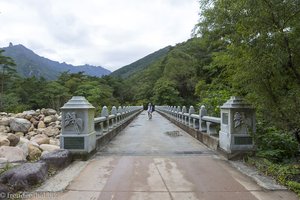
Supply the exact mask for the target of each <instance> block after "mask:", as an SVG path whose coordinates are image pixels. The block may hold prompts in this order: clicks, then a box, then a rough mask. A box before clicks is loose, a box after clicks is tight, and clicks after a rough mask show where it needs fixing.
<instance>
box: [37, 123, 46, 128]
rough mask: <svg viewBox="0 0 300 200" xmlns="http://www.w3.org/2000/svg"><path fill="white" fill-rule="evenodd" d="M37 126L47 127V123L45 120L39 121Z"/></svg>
mask: <svg viewBox="0 0 300 200" xmlns="http://www.w3.org/2000/svg"><path fill="white" fill-rule="evenodd" d="M37 128H38V129H39V128H46V124H45V123H44V122H43V121H39V123H38V125H37Z"/></svg>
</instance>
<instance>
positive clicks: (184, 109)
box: [181, 106, 187, 124]
mask: <svg viewBox="0 0 300 200" xmlns="http://www.w3.org/2000/svg"><path fill="white" fill-rule="evenodd" d="M181 113H182V116H181V117H182V118H181V123H183V124H185V122H186V119H185V118H186V117H185V115H184V114H185V113H187V110H186V107H185V106H182V112H181Z"/></svg>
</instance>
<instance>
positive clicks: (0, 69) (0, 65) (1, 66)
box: [0, 49, 16, 110]
mask: <svg viewBox="0 0 300 200" xmlns="http://www.w3.org/2000/svg"><path fill="white" fill-rule="evenodd" d="M3 52H4V51H3V50H1V49H0V73H1V74H0V79H1V80H0V84H1V86H0V87H1V91H0V110H2V109H3V106H4V102H5V101H4V99H8V98H7V97H6V96H5V93H4V92H5V90H6V87H8V85H9V81H8V78H10V77H12V76H14V75H15V74H16V69H15V68H14V66H15V63H14V62H13V60H12V59H11V58H10V57H6V56H3V55H2V53H3Z"/></svg>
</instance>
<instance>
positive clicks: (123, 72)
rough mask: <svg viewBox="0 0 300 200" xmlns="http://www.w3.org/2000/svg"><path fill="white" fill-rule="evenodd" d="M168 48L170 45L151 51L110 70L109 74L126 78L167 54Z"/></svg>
mask: <svg viewBox="0 0 300 200" xmlns="http://www.w3.org/2000/svg"><path fill="white" fill-rule="evenodd" d="M170 49H171V46H167V47H165V48H163V49H160V50H158V51H156V52H154V53H151V54H149V55H147V56H145V57H143V58H141V59H139V60H137V61H135V62H133V63H131V64H129V65H126V66H124V67H121V68H120V69H118V70H116V71H114V72H112V73H111V76H118V77H122V78H127V77H129V76H131V75H132V74H135V73H136V72H138V71H141V70H143V69H145V68H147V67H149V66H150V65H151V64H153V63H154V62H155V61H157V60H159V59H160V58H162V57H163V56H165V55H167V53H168V52H169V51H170Z"/></svg>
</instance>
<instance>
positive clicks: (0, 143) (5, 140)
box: [0, 136, 10, 146]
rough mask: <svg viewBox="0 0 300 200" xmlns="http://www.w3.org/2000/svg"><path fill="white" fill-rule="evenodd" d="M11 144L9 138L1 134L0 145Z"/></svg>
mask: <svg viewBox="0 0 300 200" xmlns="http://www.w3.org/2000/svg"><path fill="white" fill-rule="evenodd" d="M9 145H10V142H9V140H8V139H7V137H3V136H1V137H0V146H9Z"/></svg>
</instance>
